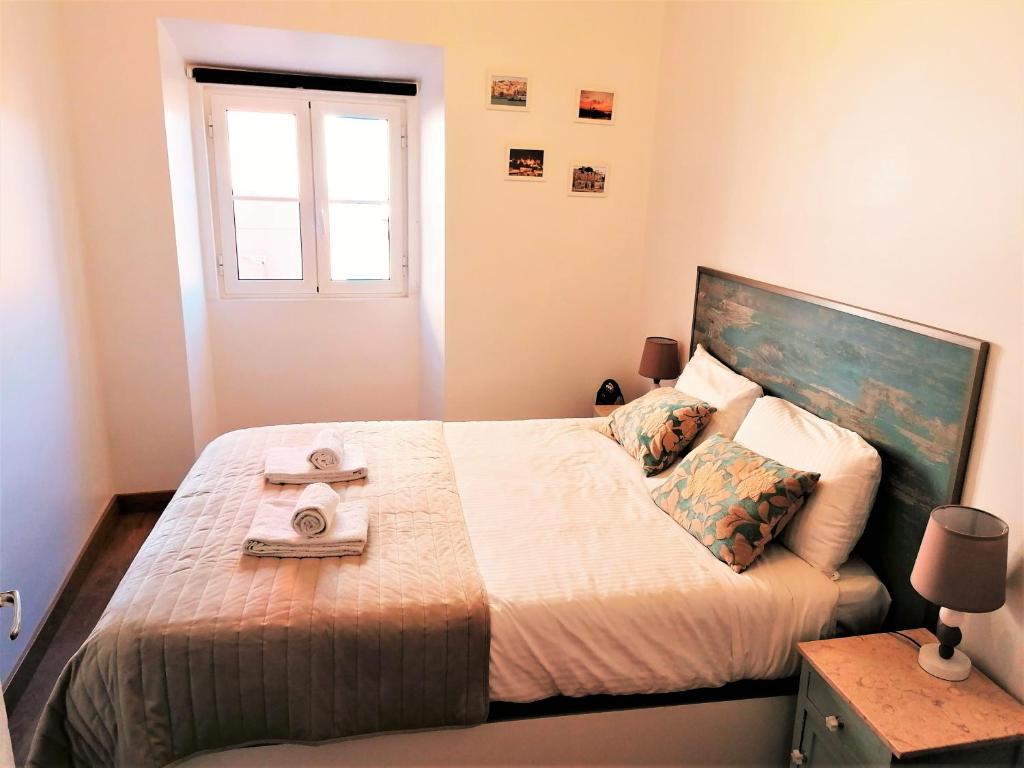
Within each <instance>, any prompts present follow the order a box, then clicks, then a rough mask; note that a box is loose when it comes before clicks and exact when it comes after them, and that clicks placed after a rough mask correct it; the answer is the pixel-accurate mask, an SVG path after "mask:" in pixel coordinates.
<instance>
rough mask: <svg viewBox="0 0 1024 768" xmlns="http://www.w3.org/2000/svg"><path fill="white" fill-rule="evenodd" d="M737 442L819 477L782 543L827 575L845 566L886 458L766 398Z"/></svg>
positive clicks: (789, 405) (851, 434)
mask: <svg viewBox="0 0 1024 768" xmlns="http://www.w3.org/2000/svg"><path fill="white" fill-rule="evenodd" d="M736 442H737V443H742V444H743V445H745V446H746V447H747V448H749V449H750V450H752V451H757V452H758V453H760V454H763V455H764V456H768V457H770V458H772V459H775V461H778V462H780V463H781V464H785V465H786V466H787V467H791V468H793V469H803V470H809V471H811V472H820V473H821V478H820V479H819V480H818V485H817V486H816V487H815V488H814V491H813V492H812V493H811V495H810V496H809V497H808V499H807V503H806V504H804V507H803V509H801V510H800V511H799V512H797V514H796V517H794V518H793V519H792V520H791V521H790V523H789V525H787V526H786V528H785V530H784V531H783V532H782V536H781V537H780V540H781V541H782V543H783V544H784V545H785V546H786V547H788V548H789V549H790V550H792V551H793V552H795V553H796V554H798V555H799V556H800V557H802V558H803V559H804V560H806V561H807V562H808V563H810V564H811V565H813V566H814V567H816V568H820V569H821V570H822V571H824V572H825V573H828V574H833V573H835V572H836V571H837V570H838V569H839V566H840V565H842V564H843V563H845V562H846V560H847V558H849V556H850V552H852V551H853V547H854V545H855V544H856V543H857V540H858V539H859V538H860V535H861V534H862V533H864V526H865V525H866V524H867V522H868V515H869V514H870V513H871V507H872V505H873V504H874V503H875V493H876V492H877V491H878V481H879V480H880V478H881V476H882V459H881V457H880V456H879V455H878V451H876V450H875V449H874V448H872V447H871V446H870V445H868V444H867V442H866V441H865V440H864V438H862V437H861V436H860V435H858V434H857V433H856V432H851V431H850V430H848V429H843V428H842V427H840V426H839V425H837V424H833V423H832V422H831V421H826V420H825V419H819V418H818V417H817V416H815V415H814V414H813V413H808V412H807V411H805V410H804V409H803V408H800V407H798V406H795V405H793V404H792V403H790V402H788V401H787V400H781V399H779V398H777V397H762V398H761V399H760V400H758V401H757V402H756V403H754V407H753V408H751V409H750V413H749V414H747V418H746V419H744V421H743V424H741V425H740V428H739V431H738V432H737V433H736Z"/></svg>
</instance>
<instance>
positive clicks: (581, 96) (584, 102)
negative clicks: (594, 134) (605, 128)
mask: <svg viewBox="0 0 1024 768" xmlns="http://www.w3.org/2000/svg"><path fill="white" fill-rule="evenodd" d="M577 97H578V98H577V100H576V120H577V121H578V122H581V123H600V124H603V125H611V124H612V123H614V122H615V93H614V92H612V91H603V90H597V89H592V88H580V89H579V90H578V91H577Z"/></svg>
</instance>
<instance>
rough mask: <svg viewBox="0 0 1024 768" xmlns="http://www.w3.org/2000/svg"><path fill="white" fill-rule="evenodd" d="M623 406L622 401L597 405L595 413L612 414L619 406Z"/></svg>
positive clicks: (601, 414) (596, 414) (600, 414)
mask: <svg viewBox="0 0 1024 768" xmlns="http://www.w3.org/2000/svg"><path fill="white" fill-rule="evenodd" d="M621 407H622V403H614V404H612V405H595V406H594V415H595V416H611V415H612V414H613V413H615V411H616V410H617V409H618V408H621Z"/></svg>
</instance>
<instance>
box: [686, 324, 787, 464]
mask: <svg viewBox="0 0 1024 768" xmlns="http://www.w3.org/2000/svg"><path fill="white" fill-rule="evenodd" d="M676 389H678V390H679V391H680V392H685V393H686V394H687V395H690V397H696V398H697V399H698V400H703V401H704V402H706V403H707V404H708V405H713V406H715V408H717V409H718V410H717V411H715V412H714V413H713V414H711V420H710V421H709V422H708V423H707V425H706V426H705V427H704V429H702V430H701V433H700V434H699V435H697V437H696V439H695V440H694V441H693V442H692V443H690V446H689V448H688V449H687V452H689V451H692V450H693V449H694V448H696V447H697V446H698V445H700V444H701V443H703V442H704V441H705V440H707V439H708V438H709V437H711V436H712V435H714V434H715V433H716V432H717V433H718V434H720V435H722V437H725V438H728V439H729V440H732V439H733V437H734V436H735V435H736V430H737V429H739V428H740V424H742V423H743V419H744V417H745V416H746V415H747V411H749V410H750V406H752V405H753V404H754V401H755V400H757V398H759V397H760V396H761V395H763V394H764V390H762V389H761V386H760V385H759V384H755V383H754V382H752V381H751V380H750V379H748V378H747V377H746V376H740V375H739V374H738V373H736V371H734V370H732V369H731V368H729V367H728V366H727V365H725V364H724V363H721V362H719V361H718V359H717V358H716V357H714V355H712V354H710V353H708V352H706V351H705V350H704V347H702V346H701V345H700V344H698V345H697V349H696V350H694V353H693V357H691V358H690V361H689V362H688V363H687V364H686V367H685V368H683V372H682V374H681V375H680V376H679V380H678V381H676ZM795 469H801V467H795Z"/></svg>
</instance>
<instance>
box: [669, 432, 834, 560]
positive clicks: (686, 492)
mask: <svg viewBox="0 0 1024 768" xmlns="http://www.w3.org/2000/svg"><path fill="white" fill-rule="evenodd" d="M818 477H819V475H818V473H817V472H802V471H800V470H796V469H790V468H789V467H785V466H783V465H782V464H779V463H778V462H775V461H772V460H771V459H769V458H766V457H764V456H762V455H760V454H759V453H755V452H754V451H751V450H749V449H748V448H744V447H743V446H742V445H740V444H739V443H736V442H733V441H732V440H726V439H725V438H724V437H722V436H721V435H714V436H713V437H712V438H711V439H709V440H707V441H706V442H705V443H704V444H703V445H701V446H699V447H698V448H695V449H694V450H693V452H692V453H691V454H690V455H689V456H687V457H686V458H685V459H683V460H682V461H680V462H679V466H677V467H676V468H675V469H674V470H673V471H672V474H671V476H670V477H669V478H668V480H666V481H665V482H664V483H662V484H661V485H659V486H658V487H657V488H655V489H654V491H652V492H651V498H653V499H654V503H655V504H657V505H658V506H659V507H661V508H662V509H663V510H665V511H666V512H667V513H668V514H669V515H671V517H672V519H673V520H675V521H676V522H677V523H679V524H680V525H681V526H682V527H683V528H685V529H686V530H687V531H689V532H690V534H691V535H693V537H694V538H695V539H697V541H699V542H701V543H702V544H704V546H706V547H707V548H708V549H710V550H711V551H712V552H713V553H714V554H715V557H717V558H718V559H719V560H721V561H722V562H723V563H726V564H727V565H729V567H731V568H732V569H733V570H734V571H736V573H740V572H742V571H743V570H745V569H746V568H747V567H748V566H749V565H750V564H751V563H753V562H754V560H756V559H757V558H758V556H760V554H761V553H762V552H764V549H765V547H766V546H768V543H769V542H770V541H771V540H772V539H773V538H775V537H776V536H778V535H779V533H780V532H781V531H782V529H783V528H784V527H785V525H786V523H788V522H789V521H790V520H792V519H793V515H795V514H796V513H797V510H798V509H800V507H801V506H803V503H804V501H806V499H807V496H808V495H809V494H810V493H811V491H813V490H814V486H815V485H816V484H817V482H818Z"/></svg>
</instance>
